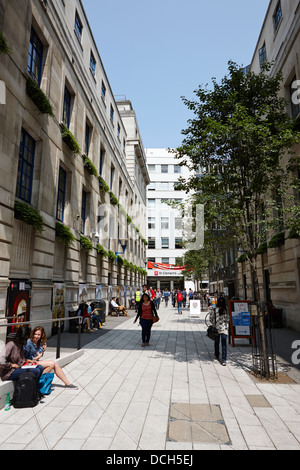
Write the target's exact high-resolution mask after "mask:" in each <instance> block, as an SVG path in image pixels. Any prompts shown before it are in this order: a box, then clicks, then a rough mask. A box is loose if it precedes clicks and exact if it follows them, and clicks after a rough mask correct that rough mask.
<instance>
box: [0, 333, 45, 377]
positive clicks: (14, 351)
mask: <svg viewBox="0 0 300 470" xmlns="http://www.w3.org/2000/svg"><path fill="white" fill-rule="evenodd" d="M29 335H30V329H29V328H28V327H27V326H23V327H19V328H18V330H17V333H16V336H15V338H14V339H13V341H9V342H8V343H7V344H6V345H5V346H4V348H3V350H2V352H1V354H0V377H1V380H2V381H5V380H17V379H18V378H19V377H20V375H21V374H23V373H24V372H25V371H26V369H22V366H23V365H24V364H25V362H34V361H26V359H25V355H24V346H25V345H26V343H27V339H28V338H29ZM30 370H31V372H33V373H34V374H35V375H36V376H37V377H38V378H39V377H40V376H41V374H42V373H43V370H44V368H43V367H42V366H41V365H37V367H35V368H33V369H30Z"/></svg>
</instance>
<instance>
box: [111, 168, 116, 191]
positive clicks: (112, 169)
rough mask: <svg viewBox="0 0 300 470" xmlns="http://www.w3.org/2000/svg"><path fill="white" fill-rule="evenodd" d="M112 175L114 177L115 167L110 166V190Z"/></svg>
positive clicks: (112, 180) (112, 182)
mask: <svg viewBox="0 0 300 470" xmlns="http://www.w3.org/2000/svg"><path fill="white" fill-rule="evenodd" d="M114 177H115V168H114V167H113V166H111V168H110V189H111V190H112V187H113V184H114Z"/></svg>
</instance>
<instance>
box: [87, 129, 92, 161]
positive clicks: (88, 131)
mask: <svg viewBox="0 0 300 470" xmlns="http://www.w3.org/2000/svg"><path fill="white" fill-rule="evenodd" d="M91 135H92V129H91V127H90V126H89V125H88V123H86V124H85V154H86V156H88V154H89V150H90V143H91Z"/></svg>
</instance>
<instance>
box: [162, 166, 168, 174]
mask: <svg viewBox="0 0 300 470" xmlns="http://www.w3.org/2000/svg"><path fill="white" fill-rule="evenodd" d="M161 172H162V173H169V165H161Z"/></svg>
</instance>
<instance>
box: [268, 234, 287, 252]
mask: <svg viewBox="0 0 300 470" xmlns="http://www.w3.org/2000/svg"><path fill="white" fill-rule="evenodd" d="M284 242H285V238H284V232H280V233H276V234H275V235H273V237H272V238H271V240H270V241H269V244H268V247H269V248H278V247H280V246H282V245H284Z"/></svg>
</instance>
